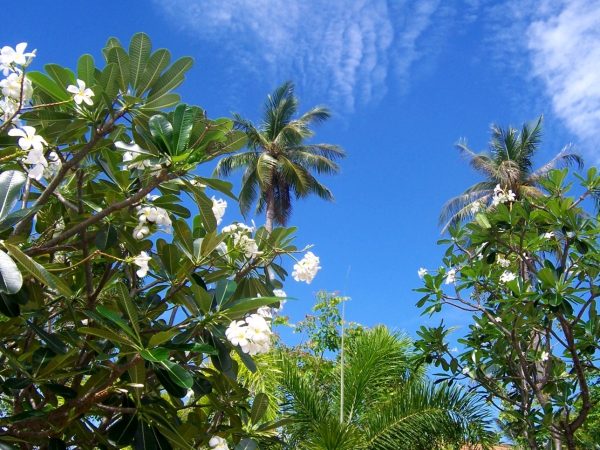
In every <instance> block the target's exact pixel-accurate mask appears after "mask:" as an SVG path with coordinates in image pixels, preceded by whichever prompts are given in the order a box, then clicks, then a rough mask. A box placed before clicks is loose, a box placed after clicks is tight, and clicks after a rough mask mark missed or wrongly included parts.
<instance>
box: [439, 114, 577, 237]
mask: <svg viewBox="0 0 600 450" xmlns="http://www.w3.org/2000/svg"><path fill="white" fill-rule="evenodd" d="M542 119H543V116H541V117H540V118H539V120H538V121H537V123H536V124H535V125H533V124H529V125H528V124H524V125H523V128H522V129H521V132H520V133H519V132H518V130H517V129H516V128H513V127H511V126H509V127H508V129H504V128H502V127H500V126H499V125H495V124H492V137H491V140H490V143H489V146H490V151H489V152H484V153H480V154H476V153H474V152H473V151H472V150H470V149H469V148H468V147H467V144H466V142H465V141H460V142H458V143H457V144H456V147H457V148H458V150H459V151H460V154H461V156H462V157H463V158H465V159H466V160H467V161H468V163H469V165H470V166H471V167H473V168H474V169H475V170H476V171H477V172H479V173H480V174H482V175H483V176H484V177H485V178H486V180H485V181H482V182H480V183H476V184H475V185H473V186H471V187H470V188H468V189H467V190H466V191H465V192H464V193H463V194H462V195H459V196H458V197H454V198H451V199H450V200H448V202H446V204H445V205H444V207H443V208H442V213H441V214H440V225H442V224H444V229H443V230H442V233H444V232H445V231H446V230H447V229H448V227H449V226H450V225H454V224H457V223H459V222H462V221H465V220H468V219H470V218H472V217H473V216H474V215H475V213H476V212H477V211H478V210H480V209H481V208H484V207H490V205H491V203H492V199H493V195H494V188H495V187H496V186H497V185H500V187H501V188H502V189H503V190H506V191H508V190H512V192H513V193H514V194H515V196H516V199H517V200H519V199H521V198H527V197H530V198H531V197H541V196H543V195H544V193H543V192H542V191H541V190H540V188H539V186H540V185H539V181H540V179H541V178H542V177H544V176H545V175H546V174H547V173H548V172H549V171H550V170H551V169H554V168H557V167H565V166H570V165H572V164H577V165H578V166H579V169H581V168H582V166H583V158H582V157H581V156H580V155H578V154H576V153H569V150H570V146H567V147H565V148H563V149H562V151H561V152H560V153H559V154H558V155H556V156H555V157H554V158H553V159H552V160H551V161H550V162H548V163H547V164H545V165H544V166H543V167H541V168H539V169H538V170H536V171H533V157H534V155H535V153H536V152H537V151H538V149H539V145H540V142H541V136H542Z"/></svg>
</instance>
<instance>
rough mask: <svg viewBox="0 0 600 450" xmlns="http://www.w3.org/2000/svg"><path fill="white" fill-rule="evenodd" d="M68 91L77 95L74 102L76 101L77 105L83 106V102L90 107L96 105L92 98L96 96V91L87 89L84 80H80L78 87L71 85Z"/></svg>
mask: <svg viewBox="0 0 600 450" xmlns="http://www.w3.org/2000/svg"><path fill="white" fill-rule="evenodd" d="M67 91H69V92H70V93H71V94H75V96H74V97H73V100H75V103H77V104H78V105H81V102H85V103H86V104H88V105H90V106H92V105H93V104H94V101H93V100H92V97H93V96H94V91H92V90H91V89H90V88H87V89H86V87H85V81H83V80H79V79H78V80H77V86H74V85H72V84H71V85H70V86H68V87H67Z"/></svg>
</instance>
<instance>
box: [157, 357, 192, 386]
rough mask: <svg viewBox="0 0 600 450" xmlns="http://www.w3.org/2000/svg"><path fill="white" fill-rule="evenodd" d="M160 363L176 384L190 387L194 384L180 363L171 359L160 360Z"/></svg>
mask: <svg viewBox="0 0 600 450" xmlns="http://www.w3.org/2000/svg"><path fill="white" fill-rule="evenodd" d="M161 364H162V365H163V367H164V368H165V370H166V371H167V373H168V374H169V377H170V378H171V380H172V381H173V383H175V384H176V385H177V386H180V387H182V388H187V389H191V387H192V386H193V385H194V379H193V378H192V376H191V375H190V373H189V372H188V371H187V370H185V369H184V368H183V367H181V366H180V365H178V364H176V363H174V362H172V361H162V362H161Z"/></svg>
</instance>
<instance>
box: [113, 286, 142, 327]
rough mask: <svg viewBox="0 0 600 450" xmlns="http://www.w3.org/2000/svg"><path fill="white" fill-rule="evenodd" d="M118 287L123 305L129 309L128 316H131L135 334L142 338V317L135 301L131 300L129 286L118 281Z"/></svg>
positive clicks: (130, 319)
mask: <svg viewBox="0 0 600 450" xmlns="http://www.w3.org/2000/svg"><path fill="white" fill-rule="evenodd" d="M116 289H117V293H118V294H119V298H120V299H121V303H122V304H123V306H124V307H125V310H126V311H127V316H128V317H129V321H130V322H131V326H132V327H133V329H134V330H135V334H136V335H137V337H138V339H139V338H140V324H139V320H140V319H139V317H138V312H137V308H136V307H135V305H134V303H133V301H132V300H131V297H130V296H129V289H127V286H125V284H124V283H122V282H119V283H117V286H116Z"/></svg>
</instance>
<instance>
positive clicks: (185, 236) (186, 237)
mask: <svg viewBox="0 0 600 450" xmlns="http://www.w3.org/2000/svg"><path fill="white" fill-rule="evenodd" d="M173 234H174V235H175V238H176V239H177V242H179V243H180V244H181V247H183V248H182V250H183V251H184V253H185V254H186V255H187V256H188V258H190V259H193V257H194V238H193V236H192V230H190V227H189V225H188V224H187V222H186V221H185V220H183V219H177V220H175V221H174V222H173Z"/></svg>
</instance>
